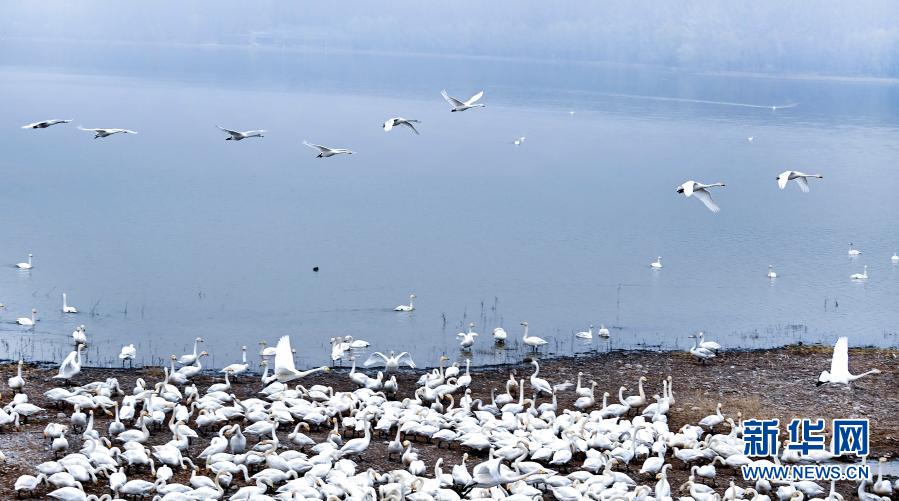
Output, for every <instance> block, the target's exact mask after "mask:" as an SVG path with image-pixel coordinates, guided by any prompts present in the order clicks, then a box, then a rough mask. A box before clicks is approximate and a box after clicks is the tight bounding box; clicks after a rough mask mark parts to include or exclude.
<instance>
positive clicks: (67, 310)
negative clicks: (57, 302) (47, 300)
mask: <svg viewBox="0 0 899 501" xmlns="http://www.w3.org/2000/svg"><path fill="white" fill-rule="evenodd" d="M62 312H63V313H78V309H77V308H75V307H74V306H69V303H68V300H67V298H66V293H65V292H63V293H62Z"/></svg>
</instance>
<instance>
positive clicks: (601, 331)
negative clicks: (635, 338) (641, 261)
mask: <svg viewBox="0 0 899 501" xmlns="http://www.w3.org/2000/svg"><path fill="white" fill-rule="evenodd" d="M660 259H661V258H660ZM597 335H599V337H603V338H607V337H609V329H607V328H606V326H605V324H599V331H598V332H597Z"/></svg>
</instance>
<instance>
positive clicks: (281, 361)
mask: <svg viewBox="0 0 899 501" xmlns="http://www.w3.org/2000/svg"><path fill="white" fill-rule="evenodd" d="M277 350H278V351H277V352H275V373H276V374H277V373H280V372H284V371H286V372H295V371H296V370H297V368H296V366H294V364H293V352H292V351H291V350H290V336H281V339H279V340H278V347H277Z"/></svg>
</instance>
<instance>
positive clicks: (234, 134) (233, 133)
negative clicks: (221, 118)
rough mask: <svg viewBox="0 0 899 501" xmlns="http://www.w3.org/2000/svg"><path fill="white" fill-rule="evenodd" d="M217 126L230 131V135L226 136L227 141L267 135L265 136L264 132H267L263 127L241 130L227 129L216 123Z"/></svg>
mask: <svg viewBox="0 0 899 501" xmlns="http://www.w3.org/2000/svg"><path fill="white" fill-rule="evenodd" d="M216 127H218V128H219V129H220V130H223V131H225V132H227V133H228V137H226V138H225V141H240V140H241V139H246V138H248V137H265V136H263V134H265V130H262V129H260V130H248V131H244V132H241V131H237V130H231V129H226V128H224V127H222V126H221V125H216Z"/></svg>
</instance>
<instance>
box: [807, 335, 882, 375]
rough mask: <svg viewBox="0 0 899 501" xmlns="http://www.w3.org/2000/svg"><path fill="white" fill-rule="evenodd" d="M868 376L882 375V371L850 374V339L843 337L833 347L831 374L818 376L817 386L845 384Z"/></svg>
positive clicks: (874, 370) (825, 373)
mask: <svg viewBox="0 0 899 501" xmlns="http://www.w3.org/2000/svg"><path fill="white" fill-rule="evenodd" d="M868 374H880V370H878V369H871V370H869V371H867V372H863V373H861V374H858V375H854V374H852V373H850V372H849V338H847V337H846V336H842V337H840V338H839V339H837V344H835V345H834V346H833V358H832V359H831V361H830V372H828V371H823V372H821V375H820V376H818V382H817V385H818V386H821V385H822V384H826V383H830V384H845V385H848V384H849V383H851V382H853V381H855V380H856V379H859V378H861V377H865V376H867V375H868Z"/></svg>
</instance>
